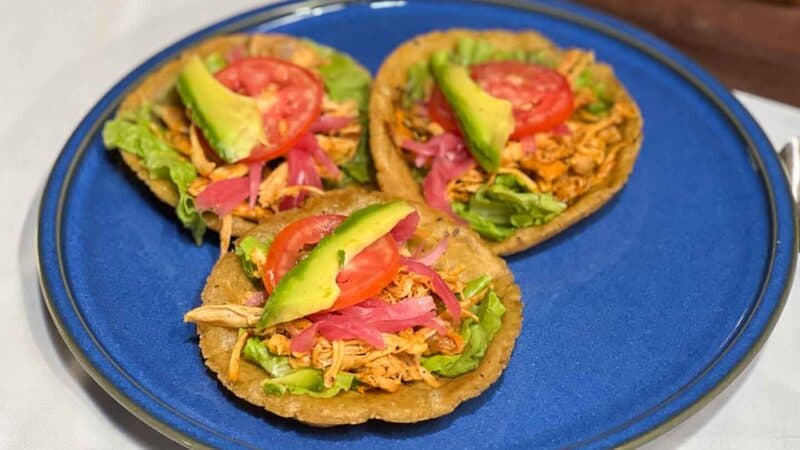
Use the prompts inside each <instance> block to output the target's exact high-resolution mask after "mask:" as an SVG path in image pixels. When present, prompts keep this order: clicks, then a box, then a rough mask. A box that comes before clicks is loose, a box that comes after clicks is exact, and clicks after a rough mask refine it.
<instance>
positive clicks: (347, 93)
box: [305, 41, 372, 113]
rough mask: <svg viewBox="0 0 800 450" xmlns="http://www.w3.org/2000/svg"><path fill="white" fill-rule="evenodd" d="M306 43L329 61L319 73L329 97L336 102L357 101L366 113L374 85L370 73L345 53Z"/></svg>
mask: <svg viewBox="0 0 800 450" xmlns="http://www.w3.org/2000/svg"><path fill="white" fill-rule="evenodd" d="M305 42H306V43H307V44H309V45H310V46H311V47H312V48H314V49H316V50H317V52H319V53H320V54H321V55H322V56H323V57H324V58H325V59H326V60H327V62H326V63H325V64H324V65H322V66H320V68H319V72H320V74H322V82H323V83H324V84H325V92H326V93H327V94H328V96H329V97H330V98H331V99H332V100H335V101H343V100H355V101H356V103H357V104H358V109H359V111H361V112H362V113H363V112H366V110H367V103H368V101H369V86H370V83H372V79H371V77H370V74H369V72H367V71H366V70H364V69H363V68H362V67H361V66H359V65H358V63H356V62H355V60H353V58H351V57H350V56H348V55H346V54H344V53H341V52H337V51H336V50H334V49H333V48H331V47H328V46H325V45H320V44H318V43H316V42H313V41H305Z"/></svg>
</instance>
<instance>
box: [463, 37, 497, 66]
mask: <svg viewBox="0 0 800 450" xmlns="http://www.w3.org/2000/svg"><path fill="white" fill-rule="evenodd" d="M496 53H497V51H496V50H495V49H494V47H493V46H492V44H490V43H489V42H487V41H484V40H483V39H478V40H475V39H470V38H461V39H459V40H458V42H456V48H455V50H454V51H453V61H454V62H455V63H457V64H461V65H462V66H471V65H473V64H480V63H484V62H486V61H490V60H492V59H494V58H493V57H494V55H495V54H496Z"/></svg>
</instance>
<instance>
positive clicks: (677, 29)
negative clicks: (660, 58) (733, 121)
mask: <svg viewBox="0 0 800 450" xmlns="http://www.w3.org/2000/svg"><path fill="white" fill-rule="evenodd" d="M574 1H576V2H577V3H581V4H584V5H586V6H590V7H593V8H595V9H598V10H600V11H604V12H606V13H610V14H612V15H615V16H617V17H620V18H623V19H626V20H628V21H630V22H633V23H634V24H636V25H639V26H640V27H642V28H644V29H645V30H648V31H650V32H651V33H653V34H655V35H657V36H659V37H661V38H663V39H665V40H667V41H669V42H670V43H671V44H672V45H674V46H676V47H678V48H679V49H681V50H682V51H683V52H685V53H687V54H688V55H690V56H691V57H692V58H694V59H695V60H697V61H699V62H700V63H701V64H702V65H703V66H705V67H706V69H708V70H710V71H711V72H712V73H713V74H714V75H716V76H717V77H718V78H719V79H720V80H722V82H724V83H726V84H727V85H728V86H729V87H731V88H734V89H741V90H744V91H749V92H752V93H755V94H759V95H762V96H764V97H769V98H772V99H775V100H779V101H782V102H785V103H790V104H793V105H795V106H800V0H784V1H766V0H694V1H693V0H649V1H636V0H574Z"/></svg>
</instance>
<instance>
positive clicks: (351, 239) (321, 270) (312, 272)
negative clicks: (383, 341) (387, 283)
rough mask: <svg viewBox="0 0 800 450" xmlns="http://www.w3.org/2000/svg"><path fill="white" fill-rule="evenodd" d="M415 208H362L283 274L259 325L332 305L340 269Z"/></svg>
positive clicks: (399, 204)
mask: <svg viewBox="0 0 800 450" xmlns="http://www.w3.org/2000/svg"><path fill="white" fill-rule="evenodd" d="M413 212H414V207H412V206H411V205H409V204H408V203H406V202H403V201H394V202H389V203H378V204H374V205H370V206H367V207H365V208H362V209H359V210H358V211H356V212H354V213H353V214H351V215H350V217H348V218H347V219H345V220H344V222H342V223H341V224H340V225H339V226H338V227H337V228H336V229H335V230H333V233H331V234H329V235H328V236H325V237H324V238H322V240H321V241H319V244H317V246H316V247H314V249H313V250H311V251H310V252H309V253H308V255H307V256H306V257H305V259H303V260H302V261H300V262H299V263H297V265H296V266H294V267H293V268H292V270H290V271H289V272H287V273H286V275H284V276H283V278H281V281H280V282H278V285H277V286H275V290H273V291H272V295H271V296H270V297H269V299H268V300H267V303H266V305H265V306H264V311H263V312H262V313H261V319H260V320H259V322H258V327H257V328H258V329H263V328H266V327H269V326H272V325H275V324H277V323H282V322H288V321H290V320H294V319H299V318H301V317H305V316H307V315H309V314H312V313H315V312H318V311H322V310H325V309H328V308H330V307H331V306H333V304H334V303H336V300H337V299H338V298H339V286H338V285H337V284H336V276H337V275H338V274H339V270H340V269H341V268H342V266H344V265H345V264H347V263H348V262H349V261H350V260H352V259H353V258H354V257H355V256H356V255H357V254H359V253H360V252H361V250H364V249H365V248H367V247H368V246H369V245H370V244H372V243H373V242H375V241H377V240H378V239H380V238H381V237H383V236H384V235H385V234H386V233H388V232H390V231H391V230H392V228H394V226H395V225H397V223H398V222H400V221H401V220H403V218H405V217H406V216H408V215H409V214H411V213H413Z"/></svg>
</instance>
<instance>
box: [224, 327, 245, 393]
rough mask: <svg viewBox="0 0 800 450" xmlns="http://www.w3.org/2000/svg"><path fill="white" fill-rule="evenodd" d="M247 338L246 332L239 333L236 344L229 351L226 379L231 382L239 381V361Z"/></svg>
mask: <svg viewBox="0 0 800 450" xmlns="http://www.w3.org/2000/svg"><path fill="white" fill-rule="evenodd" d="M248 337H249V335H248V333H247V332H240V333H239V337H237V338H236V342H235V343H234V344H233V350H231V359H230V361H228V378H229V379H230V380H231V381H236V380H238V379H239V361H240V360H241V357H242V349H243V348H244V344H245V343H246V342H247V338H248Z"/></svg>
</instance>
